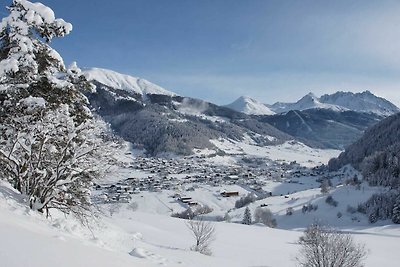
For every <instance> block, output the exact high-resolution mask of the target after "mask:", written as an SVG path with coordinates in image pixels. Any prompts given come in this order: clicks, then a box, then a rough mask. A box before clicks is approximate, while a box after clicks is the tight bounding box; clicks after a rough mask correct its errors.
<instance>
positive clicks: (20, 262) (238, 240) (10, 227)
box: [0, 180, 400, 267]
mask: <svg viewBox="0 0 400 267" xmlns="http://www.w3.org/2000/svg"><path fill="white" fill-rule="evenodd" d="M304 181H306V180H304ZM314 183H315V182H314ZM313 186H315V184H313V182H312V181H309V182H305V183H304V184H302V185H299V184H297V185H296V184H285V183H277V182H272V181H271V183H270V184H268V185H267V186H266V187H267V188H269V189H270V190H271V191H272V192H274V195H275V196H273V197H270V198H267V199H264V200H260V201H257V202H255V203H252V204H251V205H250V209H251V211H252V213H253V212H254V209H255V208H256V207H257V206H259V205H260V204H263V203H268V208H270V210H271V211H272V212H273V214H274V217H275V218H276V219H277V221H278V228H277V229H272V228H268V227H265V226H262V225H260V224H255V225H250V226H247V225H241V224H238V223H234V222H237V221H240V220H241V217H242V214H243V210H244V208H241V209H237V210H234V211H232V212H231V213H230V215H231V217H232V221H233V222H232V223H226V222H214V225H215V228H216V239H215V241H214V242H213V243H212V245H211V249H212V252H213V255H212V256H205V255H201V254H199V253H196V252H193V251H191V250H190V247H191V246H192V245H193V238H192V236H191V233H190V232H189V231H188V229H187V227H186V225H185V220H181V219H176V218H171V217H170V212H171V211H170V210H169V209H167V208H166V207H170V208H174V209H175V210H183V209H184V208H183V207H181V206H180V204H179V203H178V202H175V201H173V200H172V199H171V198H170V197H169V195H171V194H173V193H174V192H171V191H163V192H157V193H151V192H143V193H140V194H139V195H134V198H133V200H132V201H133V202H136V203H138V206H139V209H138V210H135V209H132V208H131V204H130V203H126V204H124V203H121V204H104V205H102V206H100V207H99V208H100V210H102V212H103V213H102V215H100V217H98V218H97V219H96V220H90V223H91V226H90V229H89V228H86V227H83V226H81V225H79V223H78V222H77V221H76V220H75V219H74V218H72V217H70V216H69V217H66V218H64V217H63V216H62V215H61V214H57V213H53V216H52V217H51V218H50V219H46V218H45V217H44V216H42V215H41V214H39V213H37V212H33V211H31V210H29V208H27V207H26V206H24V205H23V204H21V201H22V199H21V197H20V195H19V194H18V193H17V192H15V191H14V190H13V189H12V188H11V187H10V186H9V185H7V184H6V183H1V184H0V236H1V237H2V242H0V255H1V258H0V263H1V266H7V267H25V266H30V267H36V266H37V267H39V266H40V267H54V266H58V267H70V266H76V267H80V266H82V267H83V266H96V267H103V266H104V267H109V266H117V267H119V266H121V267H123V266H138V267H144V266H184V267H204V266H207V267H221V266H232V267H246V266H248V267H250V266H271V267H285V266H295V262H294V258H295V256H296V255H297V253H298V251H299V249H300V246H299V245H298V243H297V241H298V239H299V237H300V236H301V234H302V230H303V229H304V227H306V226H307V225H308V224H309V223H311V222H313V220H314V219H316V218H324V219H325V221H327V222H328V223H329V224H330V225H333V226H336V227H339V228H340V229H341V230H343V231H346V232H349V233H351V234H352V235H353V237H354V238H355V240H356V241H357V242H363V243H365V245H366V247H367V248H368V249H369V251H370V252H369V254H368V258H367V259H366V261H365V264H366V265H365V266H367V267H373V266H380V265H382V266H385V267H396V266H398V262H399V260H400V255H399V254H398V253H397V251H398V249H399V248H400V247H399V246H400V245H399V242H398V241H399V238H400V226H398V225H386V226H385V225H383V224H376V225H370V224H368V222H367V220H366V218H365V219H364V218H361V217H359V215H357V216H358V218H357V220H358V222H357V221H356V222H355V221H354V219H353V215H351V214H348V213H346V211H345V210H346V207H347V205H348V204H350V203H357V201H362V200H365V199H366V198H368V197H369V196H370V195H371V194H372V193H374V192H376V191H374V190H375V189H373V188H369V187H368V186H366V185H363V189H362V190H357V191H356V190H354V188H352V187H338V188H337V189H334V190H332V191H331V194H332V196H333V197H334V199H337V200H338V201H339V205H338V207H332V206H329V205H327V204H326V203H325V201H324V199H325V197H326V195H322V194H321V193H320V190H319V189H318V188H317V189H309V188H310V187H313ZM300 187H302V188H300ZM364 187H365V188H364ZM225 189H228V190H235V189H237V190H239V191H240V194H245V193H247V191H246V190H245V189H244V188H240V187H238V186H230V187H229V188H225ZM300 189H302V191H301V190H300ZM297 190H300V191H298V192H296V191H297ZM287 191H290V192H293V193H290V194H289V195H288V196H289V198H285V197H283V196H280V195H279V192H285V193H286V192H287ZM219 192H220V188H215V187H210V186H203V187H200V188H199V189H197V190H196V191H195V192H193V193H190V194H191V195H190V196H191V197H193V198H195V199H196V200H197V199H198V200H200V201H202V203H205V204H207V205H209V206H210V207H212V208H214V211H213V213H212V214H210V215H209V216H213V215H223V212H224V211H226V210H228V209H230V208H232V206H234V203H235V200H236V198H235V197H234V198H221V197H216V196H218V195H219ZM308 203H313V204H318V205H319V208H318V210H317V211H316V212H313V213H307V214H303V213H302V212H301V207H302V205H304V204H308ZM288 207H293V208H294V214H293V215H292V216H286V215H285V211H286V209H287V208H288ZM338 211H341V212H342V213H343V217H342V218H340V219H338V218H337V217H336V213H337V212H338ZM385 223H387V222H385ZM44 259H45V260H44Z"/></svg>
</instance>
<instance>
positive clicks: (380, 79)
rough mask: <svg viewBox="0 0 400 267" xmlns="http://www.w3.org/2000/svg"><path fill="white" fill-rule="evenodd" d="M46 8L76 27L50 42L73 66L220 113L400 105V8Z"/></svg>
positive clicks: (56, 1)
mask: <svg viewBox="0 0 400 267" xmlns="http://www.w3.org/2000/svg"><path fill="white" fill-rule="evenodd" d="M1 2H2V3H4V4H2V6H5V5H6V4H8V3H9V2H10V1H5V0H1ZM41 2H42V3H44V4H46V5H48V6H50V7H51V8H52V9H53V10H54V11H55V13H56V16H57V17H62V18H64V19H65V20H67V21H69V22H71V23H72V24H73V25H74V30H73V32H72V33H71V34H70V35H69V36H67V37H66V38H62V39H60V40H55V41H54V42H53V46H54V47H55V48H56V49H57V50H58V51H59V52H60V54H61V55H62V56H63V57H64V59H65V61H66V63H69V62H71V61H77V62H78V64H79V65H80V66H81V67H103V68H108V69H113V70H116V71H119V72H122V73H126V74H131V75H133V76H138V77H142V78H146V79H148V80H150V81H152V82H154V83H156V84H158V85H160V86H162V87H164V88H166V89H168V90H171V91H174V92H176V93H179V94H182V95H186V96H192V97H197V98H202V99H206V100H209V101H212V102H215V103H218V104H226V103H229V102H231V101H233V100H234V99H235V98H237V97H239V96H241V95H248V96H251V97H254V98H257V99H259V100H261V101H263V102H265V103H273V102H275V101H294V100H297V99H298V98H299V97H301V96H303V95H305V94H306V93H308V92H310V91H312V92H314V93H315V94H317V95H321V94H323V93H330V92H335V91H338V90H343V91H354V92H357V91H363V90H371V91H372V92H374V93H376V94H378V95H380V96H384V97H387V98H388V99H390V100H392V101H393V102H394V103H395V104H397V105H400V90H399V88H400V75H399V74H400V16H399V14H400V1H378V0H377V1H368V0H360V1H351V0H346V1H317V0H316V1H308V0H302V1H296V0H293V1H289V0H288V1H282V0H279V1H273V0H260V1H257V0H248V1H240V0H226V1H222V0H197V1H194V0H157V1H155V0H120V1H110V0H80V1H78V0H68V1H65V0H42V1H41ZM2 11H3V12H2V14H3V13H5V12H4V11H5V9H4V8H3V10H2ZM3 15H4V14H3Z"/></svg>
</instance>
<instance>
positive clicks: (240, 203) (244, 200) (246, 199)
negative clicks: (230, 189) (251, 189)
mask: <svg viewBox="0 0 400 267" xmlns="http://www.w3.org/2000/svg"><path fill="white" fill-rule="evenodd" d="M256 200H257V196H256V195H255V194H253V193H248V194H247V195H246V196H243V197H241V198H240V199H238V200H237V201H236V202H235V208H237V209H240V208H242V207H244V206H247V205H248V204H250V203H253V202H254V201H256Z"/></svg>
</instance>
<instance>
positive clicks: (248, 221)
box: [242, 207, 253, 225]
mask: <svg viewBox="0 0 400 267" xmlns="http://www.w3.org/2000/svg"><path fill="white" fill-rule="evenodd" d="M242 223H243V224H247V225H250V224H252V223H253V222H252V219H251V212H250V209H249V207H246V209H245V210H244V214H243V220H242Z"/></svg>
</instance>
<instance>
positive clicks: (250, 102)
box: [225, 96, 275, 115]
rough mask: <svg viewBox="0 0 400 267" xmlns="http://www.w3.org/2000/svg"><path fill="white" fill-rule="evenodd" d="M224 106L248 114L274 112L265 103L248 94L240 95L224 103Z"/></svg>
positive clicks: (270, 113) (268, 113) (269, 113)
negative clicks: (230, 101)
mask: <svg viewBox="0 0 400 267" xmlns="http://www.w3.org/2000/svg"><path fill="white" fill-rule="evenodd" d="M225 107H227V108H230V109H233V110H236V111H238V112H242V113H245V114H248V115H272V114H275V112H273V111H272V110H271V109H269V108H268V107H267V106H266V105H264V104H263V103H261V102H259V101H257V100H255V99H253V98H250V97H248V96H241V97H239V98H238V99H236V100H235V101H234V102H233V103H231V104H229V105H226V106H225Z"/></svg>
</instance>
